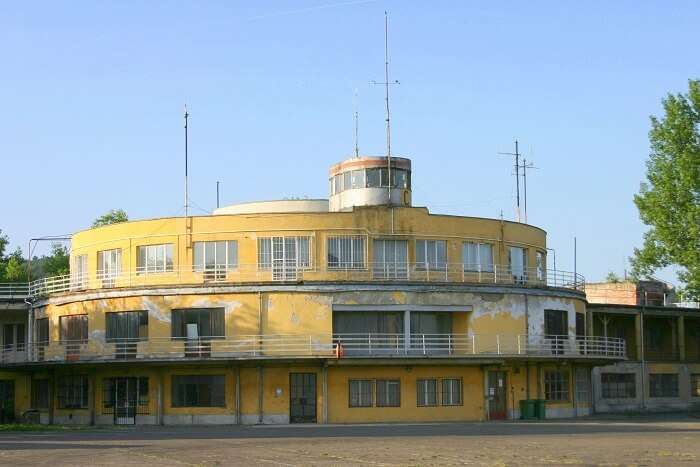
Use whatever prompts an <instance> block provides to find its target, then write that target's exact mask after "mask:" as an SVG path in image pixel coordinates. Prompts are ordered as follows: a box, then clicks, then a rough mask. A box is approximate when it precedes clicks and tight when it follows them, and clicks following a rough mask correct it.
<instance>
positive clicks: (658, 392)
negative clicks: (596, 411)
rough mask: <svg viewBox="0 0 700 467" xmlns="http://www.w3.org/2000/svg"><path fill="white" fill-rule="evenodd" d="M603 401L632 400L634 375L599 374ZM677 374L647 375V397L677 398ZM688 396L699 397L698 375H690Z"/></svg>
mask: <svg viewBox="0 0 700 467" xmlns="http://www.w3.org/2000/svg"><path fill="white" fill-rule="evenodd" d="M600 381H601V389H602V396H603V399H634V398H636V397H637V381H636V375H635V374H634V373H601V375H600ZM678 391H679V387H678V374H676V373H651V374H649V397H678ZM690 395H691V397H700V374H692V375H690Z"/></svg>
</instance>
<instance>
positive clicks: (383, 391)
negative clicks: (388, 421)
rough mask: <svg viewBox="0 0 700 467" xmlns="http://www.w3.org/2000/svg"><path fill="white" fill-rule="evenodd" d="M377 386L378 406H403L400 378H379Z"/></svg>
mask: <svg viewBox="0 0 700 467" xmlns="http://www.w3.org/2000/svg"><path fill="white" fill-rule="evenodd" d="M376 386H377V407H399V406H401V383H400V382H399V380H392V379H378V380H377V381H376Z"/></svg>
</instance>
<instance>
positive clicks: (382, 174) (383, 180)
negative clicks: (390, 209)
mask: <svg viewBox="0 0 700 467" xmlns="http://www.w3.org/2000/svg"><path fill="white" fill-rule="evenodd" d="M379 179H380V186H381V187H384V188H389V172H388V171H387V170H386V167H382V168H380V169H379Z"/></svg>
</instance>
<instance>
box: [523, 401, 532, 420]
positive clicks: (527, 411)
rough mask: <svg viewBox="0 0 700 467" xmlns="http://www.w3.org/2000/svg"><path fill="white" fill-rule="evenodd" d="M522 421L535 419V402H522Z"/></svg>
mask: <svg viewBox="0 0 700 467" xmlns="http://www.w3.org/2000/svg"><path fill="white" fill-rule="evenodd" d="M520 419H521V420H534V419H535V400H534V399H523V400H521V401H520Z"/></svg>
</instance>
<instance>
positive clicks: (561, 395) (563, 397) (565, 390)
mask: <svg viewBox="0 0 700 467" xmlns="http://www.w3.org/2000/svg"><path fill="white" fill-rule="evenodd" d="M544 397H545V399H546V400H548V401H568V400H569V372H568V371H562V370H550V371H545V372H544Z"/></svg>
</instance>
